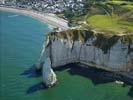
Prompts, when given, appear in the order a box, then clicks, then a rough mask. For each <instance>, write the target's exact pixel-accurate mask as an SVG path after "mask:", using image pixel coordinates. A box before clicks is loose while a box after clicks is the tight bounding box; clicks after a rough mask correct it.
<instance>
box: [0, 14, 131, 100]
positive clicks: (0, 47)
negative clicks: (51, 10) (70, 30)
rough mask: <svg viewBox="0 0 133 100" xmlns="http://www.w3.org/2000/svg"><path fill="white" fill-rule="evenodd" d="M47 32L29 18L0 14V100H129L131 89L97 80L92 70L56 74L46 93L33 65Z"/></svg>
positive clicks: (96, 74)
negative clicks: (52, 84)
mask: <svg viewBox="0 0 133 100" xmlns="http://www.w3.org/2000/svg"><path fill="white" fill-rule="evenodd" d="M50 30H51V27H49V25H48V24H44V23H41V22H39V21H37V20H35V19H33V18H30V17H27V16H23V15H20V14H16V13H8V12H0V100H132V99H133V86H129V85H126V86H123V85H120V84H116V83H115V82H114V80H110V79H106V78H103V77H100V74H98V73H97V71H98V70H96V69H88V70H87V69H84V68H81V67H79V66H77V65H67V66H65V67H67V68H64V69H58V70H56V74H57V78H58V83H57V84H56V85H55V86H54V87H52V88H49V89H46V88H45V87H44V86H43V84H42V83H41V82H42V77H41V73H35V70H34V63H35V62H36V60H37V58H38V57H39V54H40V49H41V46H42V43H43V41H44V36H45V35H46V34H47V32H49V31H50ZM68 66H69V67H71V68H69V67H68ZM94 73H95V74H94Z"/></svg>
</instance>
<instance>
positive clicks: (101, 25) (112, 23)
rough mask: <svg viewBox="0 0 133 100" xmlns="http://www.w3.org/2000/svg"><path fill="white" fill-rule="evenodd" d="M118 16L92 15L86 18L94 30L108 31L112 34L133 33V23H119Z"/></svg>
mask: <svg viewBox="0 0 133 100" xmlns="http://www.w3.org/2000/svg"><path fill="white" fill-rule="evenodd" d="M119 19H120V17H118V16H112V17H110V16H107V15H93V16H90V17H87V19H86V20H87V23H88V24H89V25H90V26H91V27H92V28H95V29H101V30H110V31H114V32H119V33H121V32H125V31H133V22H128V21H121V20H119Z"/></svg>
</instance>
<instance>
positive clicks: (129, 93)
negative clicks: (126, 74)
mask: <svg viewBox="0 0 133 100" xmlns="http://www.w3.org/2000/svg"><path fill="white" fill-rule="evenodd" d="M128 96H130V97H132V98H133V87H131V88H130V90H129V92H128Z"/></svg>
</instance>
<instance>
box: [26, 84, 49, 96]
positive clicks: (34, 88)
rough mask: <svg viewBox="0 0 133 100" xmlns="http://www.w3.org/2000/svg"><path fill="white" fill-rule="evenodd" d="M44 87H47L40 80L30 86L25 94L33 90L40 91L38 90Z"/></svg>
mask: <svg viewBox="0 0 133 100" xmlns="http://www.w3.org/2000/svg"><path fill="white" fill-rule="evenodd" d="M44 89H48V88H47V87H46V86H45V85H44V84H43V83H42V82H40V83H38V84H35V85H33V86H31V87H30V88H29V89H28V90H27V91H26V93H27V94H31V93H34V92H37V91H40V90H44Z"/></svg>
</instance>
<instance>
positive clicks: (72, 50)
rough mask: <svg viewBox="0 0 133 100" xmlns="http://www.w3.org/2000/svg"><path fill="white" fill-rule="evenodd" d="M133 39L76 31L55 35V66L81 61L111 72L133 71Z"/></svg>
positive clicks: (52, 38)
mask: <svg viewBox="0 0 133 100" xmlns="http://www.w3.org/2000/svg"><path fill="white" fill-rule="evenodd" d="M132 37H133V35H121V36H118V35H109V34H108V35H106V34H103V33H96V32H93V31H87V30H75V29H72V30H66V31H60V32H51V33H50V34H49V40H50V44H49V47H50V59H51V67H58V66H61V65H65V64H68V63H75V62H79V63H81V64H86V65H91V66H94V67H98V68H102V69H105V70H110V71H132V70H133V41H132Z"/></svg>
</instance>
